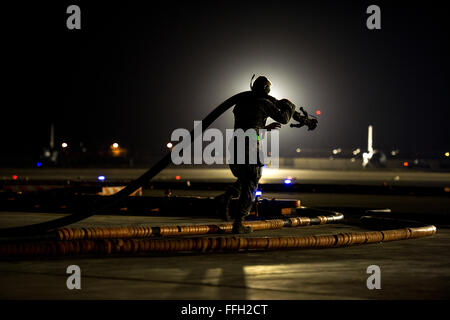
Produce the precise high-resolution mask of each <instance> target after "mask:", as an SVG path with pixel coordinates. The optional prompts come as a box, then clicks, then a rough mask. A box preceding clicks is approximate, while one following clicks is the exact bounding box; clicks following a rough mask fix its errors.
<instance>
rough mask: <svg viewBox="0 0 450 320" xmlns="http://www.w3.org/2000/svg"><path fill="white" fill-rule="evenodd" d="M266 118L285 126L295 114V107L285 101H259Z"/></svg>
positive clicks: (272, 99)
mask: <svg viewBox="0 0 450 320" xmlns="http://www.w3.org/2000/svg"><path fill="white" fill-rule="evenodd" d="M261 100H262V104H263V108H264V111H265V112H266V114H267V116H268V117H270V118H272V119H273V120H275V121H277V122H280V123H282V124H287V123H288V122H289V120H291V118H292V116H293V115H294V112H295V105H294V104H293V103H292V102H290V101H289V100H287V99H282V100H276V99H275V98H273V97H270V98H267V99H261Z"/></svg>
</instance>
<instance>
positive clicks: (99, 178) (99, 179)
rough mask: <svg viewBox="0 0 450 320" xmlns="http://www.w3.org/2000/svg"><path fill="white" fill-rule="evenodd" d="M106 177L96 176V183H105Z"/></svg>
mask: <svg viewBox="0 0 450 320" xmlns="http://www.w3.org/2000/svg"><path fill="white" fill-rule="evenodd" d="M105 179H106V177H105V176H98V177H97V180H98V181H105Z"/></svg>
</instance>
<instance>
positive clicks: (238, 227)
mask: <svg viewBox="0 0 450 320" xmlns="http://www.w3.org/2000/svg"><path fill="white" fill-rule="evenodd" d="M231 232H232V233H234V234H245V233H252V232H253V228H252V227H247V226H244V224H243V223H242V220H240V219H236V220H235V221H234V223H233V230H232V231H231Z"/></svg>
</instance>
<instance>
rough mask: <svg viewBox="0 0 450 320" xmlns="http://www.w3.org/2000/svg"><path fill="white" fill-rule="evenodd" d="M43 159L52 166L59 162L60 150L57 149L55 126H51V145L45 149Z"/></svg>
mask: <svg viewBox="0 0 450 320" xmlns="http://www.w3.org/2000/svg"><path fill="white" fill-rule="evenodd" d="M41 159H42V160H44V161H45V162H46V163H47V164H52V165H56V164H57V162H58V150H57V149H56V148H55V126H54V125H53V124H52V125H51V126H50V144H49V146H48V147H44V148H43V150H42V155H41ZM39 163H40V162H39Z"/></svg>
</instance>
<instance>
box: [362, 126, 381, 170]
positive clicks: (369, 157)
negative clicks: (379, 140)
mask: <svg viewBox="0 0 450 320" xmlns="http://www.w3.org/2000/svg"><path fill="white" fill-rule="evenodd" d="M372 134H373V128H372V126H371V125H370V126H369V131H368V137H367V152H364V153H363V154H362V158H363V162H362V165H363V168H366V167H367V166H368V165H369V164H370V165H371V166H374V167H386V160H387V158H386V155H385V154H384V152H382V151H380V150H374V149H373V138H372Z"/></svg>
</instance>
